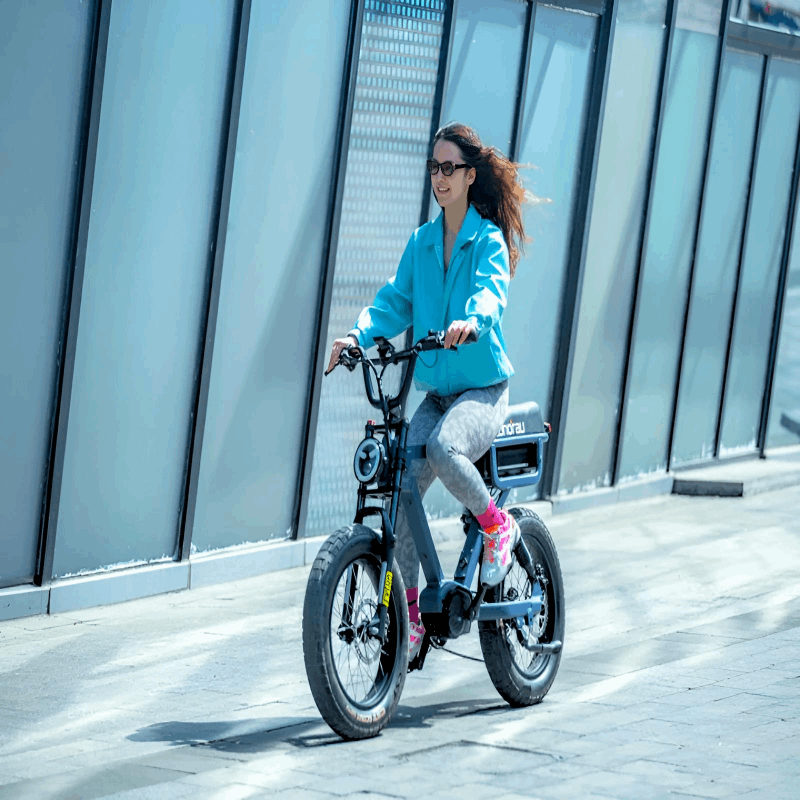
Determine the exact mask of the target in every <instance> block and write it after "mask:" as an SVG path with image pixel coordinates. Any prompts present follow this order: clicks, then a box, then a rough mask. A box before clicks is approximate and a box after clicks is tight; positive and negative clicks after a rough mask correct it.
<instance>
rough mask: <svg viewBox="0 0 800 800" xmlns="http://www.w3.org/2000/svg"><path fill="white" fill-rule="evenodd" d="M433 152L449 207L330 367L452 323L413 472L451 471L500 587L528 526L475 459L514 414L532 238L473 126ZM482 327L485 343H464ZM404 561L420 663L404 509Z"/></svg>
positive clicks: (505, 164) (506, 165)
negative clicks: (512, 298) (518, 328)
mask: <svg viewBox="0 0 800 800" xmlns="http://www.w3.org/2000/svg"><path fill="white" fill-rule="evenodd" d="M433 145H434V147H433V158H431V159H429V160H428V162H427V168H428V172H429V174H430V176H431V186H432V189H433V193H434V195H435V197H436V200H437V202H438V203H439V205H440V206H441V208H442V212H441V213H440V214H439V216H438V217H437V218H436V219H435V220H433V221H432V222H428V223H426V224H425V225H423V226H422V227H420V228H418V229H417V230H416V231H414V233H413V234H412V235H411V238H410V239H409V242H408V245H407V246H406V249H405V252H404V253H403V257H402V259H401V260H400V265H399V266H398V269H397V274H396V275H395V276H394V277H393V278H392V279H391V280H389V281H388V283H387V284H386V285H385V286H384V287H383V288H381V289H380V290H379V291H378V293H377V295H376V296H375V300H374V303H373V304H372V305H371V306H368V307H367V308H365V309H364V310H363V311H362V312H361V314H360V315H359V317H358V320H357V321H356V324H355V326H354V327H353V329H352V330H351V331H350V333H349V334H348V335H347V336H346V337H344V338H341V339H337V340H336V341H335V342H334V343H333V348H332V351H331V359H330V363H329V365H328V370H331V369H333V368H334V367H335V366H336V364H337V362H338V360H339V355H340V353H341V351H342V349H343V348H345V347H352V346H354V345H360V346H361V347H364V348H366V347H369V346H371V345H372V344H373V343H374V339H375V337H376V336H382V337H384V338H386V339H391V338H393V337H394V336H397V335H398V334H400V333H402V332H403V331H405V330H407V329H408V328H409V327H411V326H413V330H414V339H415V340H416V339H419V338H420V337H422V336H424V335H425V334H427V332H428V331H429V330H430V329H434V328H435V329H437V330H442V329H446V331H447V334H446V337H445V342H444V346H445V350H444V351H438V352H437V353H436V358H435V360H432V361H431V362H430V363H427V364H426V363H424V362H423V360H422V359H420V360H419V361H418V363H417V367H416V371H415V374H414V382H415V384H416V386H417V388H418V389H420V390H421V391H424V392H426V393H427V394H426V397H425V399H424V400H423V401H422V403H421V404H420V406H419V408H418V409H417V411H416V413H415V414H414V416H413V418H412V420H411V423H410V428H409V433H408V442H409V444H410V445H417V444H425V445H427V458H426V459H424V460H421V461H414V462H413V463H412V464H411V466H410V470H411V473H412V475H414V477H416V480H417V484H418V487H419V491H420V494H421V495H423V496H424V494H425V492H426V491H427V490H428V488H429V487H430V486H431V484H432V483H433V481H434V479H435V478H437V477H438V478H439V479H440V480H441V482H442V483H443V484H444V486H445V487H446V488H447V489H448V491H450V493H451V494H452V495H453V496H454V497H455V498H456V499H457V500H458V501H459V502H460V503H462V504H463V505H464V506H466V507H467V508H468V509H469V510H470V511H471V512H472V513H473V514H474V515H475V517H476V519H477V520H478V523H479V524H480V526H481V528H482V530H483V537H484V547H483V559H482V563H481V574H480V580H481V583H483V584H486V585H487V586H496V585H497V584H499V583H500V582H501V581H502V580H503V578H504V577H505V575H506V573H507V572H508V569H509V567H510V565H511V552H512V550H513V549H514V547H515V546H516V544H517V541H518V538H519V535H520V532H519V526H518V525H517V523H516V521H515V520H514V518H513V517H512V516H511V515H509V514H507V513H506V512H505V511H503V510H502V509H498V508H497V507H496V506H495V504H494V501H493V500H492V497H491V495H490V494H489V491H488V490H487V488H486V485H485V483H484V481H483V478H482V477H481V475H480V473H479V472H478V470H477V469H476V467H475V466H474V463H473V462H475V461H477V460H478V459H479V458H480V457H481V456H482V455H483V454H484V453H485V452H486V451H487V450H488V449H489V446H490V445H491V443H492V441H494V439H495V437H496V436H497V433H498V431H499V430H500V427H501V425H502V424H503V422H504V421H505V417H506V410H507V407H508V379H509V378H510V377H511V376H512V375H513V374H514V370H513V368H512V366H511V363H510V361H509V360H508V356H507V354H506V344H505V340H504V338H503V331H502V324H501V323H502V317H503V310H504V309H505V306H506V301H507V297H508V284H509V280H510V279H511V277H513V275H514V270H515V268H516V264H517V261H518V260H519V250H518V247H517V244H516V243H515V242H514V239H516V240H517V242H519V243H521V242H522V241H523V240H524V230H523V224H522V214H521V208H520V203H521V199H522V197H523V189H522V187H521V186H520V185H519V183H518V180H517V169H516V166H515V165H514V164H512V163H511V162H510V161H509V160H508V159H507V158H505V157H504V156H503V155H502V154H500V153H499V152H498V151H497V150H495V149H494V148H492V147H484V146H483V144H482V143H481V140H480V139H479V137H478V135H477V134H476V133H475V131H473V130H472V129H471V128H469V127H467V126H466V125H461V124H459V123H451V124H449V125H446V126H445V127H443V128H440V129H439V130H438V131H437V132H436V135H435V136H434V138H433ZM472 334H474V335H475V336H477V341H476V342H475V343H474V344H469V345H468V346H465V347H463V348H459V349H458V350H456V349H454V348H453V347H452V346H453V345H461V344H464V343H465V342H467V341H468V339H470V338H471V337H472ZM396 528H397V530H396V533H397V550H396V552H395V556H396V560H397V564H398V566H399V568H400V572H401V574H402V576H403V580H404V582H405V585H406V596H407V599H408V609H409V621H410V626H409V630H410V637H409V638H410V641H409V656H408V658H409V662H411V661H412V660H413V659H414V658H415V656H416V655H417V654H418V652H419V649H420V647H421V645H422V639H423V636H424V633H425V629H424V627H423V625H422V623H421V620H420V616H419V610H418V606H417V600H418V596H419V589H418V581H419V557H418V555H417V550H416V546H415V544H414V539H413V537H412V535H411V532H410V529H409V525H408V521H407V519H406V518H405V515H404V514H403V513H399V514H398V519H397V526H396Z"/></svg>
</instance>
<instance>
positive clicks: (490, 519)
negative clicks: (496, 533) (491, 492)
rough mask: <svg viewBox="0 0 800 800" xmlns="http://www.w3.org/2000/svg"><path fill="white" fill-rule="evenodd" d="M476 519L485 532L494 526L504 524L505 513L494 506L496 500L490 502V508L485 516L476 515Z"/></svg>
mask: <svg viewBox="0 0 800 800" xmlns="http://www.w3.org/2000/svg"><path fill="white" fill-rule="evenodd" d="M475 519H477V520H478V524H479V525H480V526H481V528H483V529H484V530H487V529H488V528H491V527H492V526H493V525H502V524H503V512H502V511H501V510H500V509H499V508H498V507H497V506H496V505H495V504H494V500H491V499H490V500H489V508H487V509H486V511H484V512H483V514H476V516H475Z"/></svg>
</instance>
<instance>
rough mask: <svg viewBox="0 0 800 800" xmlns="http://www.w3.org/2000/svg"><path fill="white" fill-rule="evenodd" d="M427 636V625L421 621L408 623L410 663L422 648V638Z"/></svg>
mask: <svg viewBox="0 0 800 800" xmlns="http://www.w3.org/2000/svg"><path fill="white" fill-rule="evenodd" d="M424 637H425V626H424V625H423V624H422V623H421V622H410V621H409V623H408V663H409V664H410V663H411V662H412V661H413V660H414V659H415V658H416V657H417V656H418V655H419V651H420V650H421V649H422V640H423V638H424Z"/></svg>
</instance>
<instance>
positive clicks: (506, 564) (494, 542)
mask: <svg viewBox="0 0 800 800" xmlns="http://www.w3.org/2000/svg"><path fill="white" fill-rule="evenodd" d="M500 513H501V514H502V516H503V517H504V519H503V521H502V522H501V523H500V524H498V525H492V526H491V527H490V528H487V529H486V530H485V531H483V558H482V559H481V583H483V584H485V585H486V586H497V584H498V583H500V582H501V581H502V580H503V578H505V577H506V575H507V574H508V571H509V570H510V569H511V556H512V552H513V550H514V548H515V547H516V546H517V542H518V541H519V536H520V531H519V525H517V521H516V520H515V519H514V517H512V516H511V514H508V513H506V512H505V511H500Z"/></svg>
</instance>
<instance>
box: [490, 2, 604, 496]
mask: <svg viewBox="0 0 800 800" xmlns="http://www.w3.org/2000/svg"><path fill="white" fill-rule="evenodd" d="M597 27H598V18H597V17H593V16H589V15H588V14H574V13H571V12H569V11H563V10H560V9H556V8H550V7H547V6H539V7H538V8H537V10H536V20H535V25H534V36H533V48H532V52H531V65H530V70H529V72H528V84H527V93H526V98H525V116H524V118H523V122H522V129H521V131H520V148H519V162H520V163H521V164H523V165H524V166H523V168H522V170H521V175H522V179H523V183H524V184H525V187H526V189H527V190H528V191H530V192H531V193H532V195H533V196H532V197H530V198H529V199H530V200H531V201H532V202H530V203H526V205H525V206H524V209H523V213H524V220H525V231H526V234H527V235H528V236H530V237H532V239H533V241H532V242H531V243H530V244H528V246H527V248H526V252H525V254H524V256H523V257H522V258H521V259H520V262H519V264H518V265H517V272H516V275H515V276H514V281H513V283H512V284H511V292H512V294H511V301H510V303H509V306H508V309H507V310H506V312H505V314H504V316H503V332H504V333H505V337H506V341H507V342H508V348H509V357H510V359H511V363H512V364H513V365H514V369H515V370H516V374H515V375H514V377H513V378H512V379H511V382H510V384H509V385H510V389H511V402H512V403H521V402H526V401H528V400H535V401H536V402H538V403H539V405H540V407H541V409H542V413H543V414H544V415H545V419H547V418H548V415H549V413H550V409H549V405H550V384H551V372H552V369H553V359H554V354H555V347H556V337H557V336H558V323H559V318H558V314H559V309H560V303H561V294H562V291H563V288H564V274H565V270H566V266H567V259H568V258H569V250H570V243H571V238H572V217H573V206H574V203H575V191H576V188H577V185H578V179H579V177H580V160H581V148H582V145H583V136H584V130H585V127H586V113H587V107H588V100H589V90H590V85H591V76H592V68H593V66H594V55H595V39H596V32H597ZM565 86H569V87H570V88H569V91H568V92H565V91H564V87H565ZM539 489H540V487H539V486H535V487H532V488H530V489H520V490H519V492H518V493H517V494H516V495H515V497H513V498H512V500H514V499H516V500H525V499H530V498H531V497H535V496H537V495H538V492H539Z"/></svg>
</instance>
